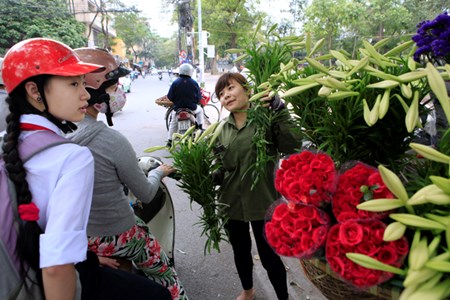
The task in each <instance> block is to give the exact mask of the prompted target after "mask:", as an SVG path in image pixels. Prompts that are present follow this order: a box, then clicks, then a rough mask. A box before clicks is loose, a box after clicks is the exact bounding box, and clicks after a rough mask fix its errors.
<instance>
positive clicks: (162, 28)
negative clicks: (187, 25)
mask: <svg viewBox="0 0 450 300" xmlns="http://www.w3.org/2000/svg"><path fill="white" fill-rule="evenodd" d="M217 1H220V0H217ZM126 3H127V4H128V5H136V6H137V7H138V8H139V9H140V10H141V11H142V14H143V15H144V16H145V17H147V18H149V20H150V21H149V22H150V26H151V28H152V29H153V30H154V31H155V32H156V33H158V34H159V35H160V36H162V37H171V36H172V35H173V33H174V32H175V31H177V25H176V24H174V25H171V24H170V18H171V17H172V10H173V5H172V6H170V5H169V6H168V7H163V6H162V4H161V0H131V1H127V2H126ZM288 8H289V0H278V1H271V2H268V1H264V0H262V1H261V9H262V10H263V11H265V12H266V13H267V14H269V15H271V16H273V18H274V19H275V20H277V19H279V18H281V17H282V16H283V15H284V16H286V14H283V13H282V12H281V10H282V9H284V10H287V9H288ZM194 15H195V16H194V17H195V20H197V12H194ZM195 22H196V21H195Z"/></svg>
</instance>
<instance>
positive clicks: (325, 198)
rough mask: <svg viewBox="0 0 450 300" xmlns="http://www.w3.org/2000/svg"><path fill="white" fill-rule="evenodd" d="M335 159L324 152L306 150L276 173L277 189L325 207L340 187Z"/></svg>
mask: <svg viewBox="0 0 450 300" xmlns="http://www.w3.org/2000/svg"><path fill="white" fill-rule="evenodd" d="M336 179H337V176H336V169H335V166H334V162H333V160H332V159H331V158H330V157H329V156H328V155H326V154H323V153H312V152H310V151H302V152H301V153H299V154H293V155H291V156H289V157H288V158H286V159H284V160H283V161H282V162H281V167H280V168H279V169H278V170H277V172H276V176H275V188H276V189H277V191H279V192H280V193H281V194H282V195H283V196H284V197H285V198H286V199H288V200H291V201H295V202H300V203H306V204H312V205H315V206H319V207H320V206H324V205H325V204H327V203H329V202H330V201H331V194H332V193H333V192H334V190H335V188H336Z"/></svg>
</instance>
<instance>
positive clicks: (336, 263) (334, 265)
mask: <svg viewBox="0 0 450 300" xmlns="http://www.w3.org/2000/svg"><path fill="white" fill-rule="evenodd" d="M327 261H328V264H329V265H330V267H331V269H333V271H335V272H336V273H338V274H340V275H341V276H342V275H344V273H345V264H344V262H343V261H342V259H341V258H339V257H336V256H335V257H329V258H327Z"/></svg>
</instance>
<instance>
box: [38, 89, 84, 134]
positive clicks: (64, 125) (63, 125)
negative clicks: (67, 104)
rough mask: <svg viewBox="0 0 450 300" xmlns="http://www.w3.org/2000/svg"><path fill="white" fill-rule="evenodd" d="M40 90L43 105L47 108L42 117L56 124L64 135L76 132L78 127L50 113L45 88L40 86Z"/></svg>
mask: <svg viewBox="0 0 450 300" xmlns="http://www.w3.org/2000/svg"><path fill="white" fill-rule="evenodd" d="M38 90H39V93H40V94H41V97H42V103H43V104H44V107H45V109H44V111H43V112H42V115H43V116H44V117H46V118H47V119H48V120H49V121H50V122H52V123H53V124H55V125H56V126H57V127H58V128H59V129H61V131H62V132H64V133H69V132H73V131H75V130H76V129H77V128H78V127H77V125H75V124H74V123H72V122H70V121H60V120H58V119H57V118H56V117H55V116H53V115H52V114H51V113H50V112H49V110H48V104H47V99H46V98H45V93H44V88H43V87H42V85H38Z"/></svg>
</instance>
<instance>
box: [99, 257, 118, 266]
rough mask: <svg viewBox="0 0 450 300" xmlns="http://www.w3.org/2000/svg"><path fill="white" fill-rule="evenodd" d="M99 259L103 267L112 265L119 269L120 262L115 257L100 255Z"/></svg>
mask: <svg viewBox="0 0 450 300" xmlns="http://www.w3.org/2000/svg"><path fill="white" fill-rule="evenodd" d="M98 260H99V261H100V265H101V266H103V267H110V268H111V269H118V268H119V266H120V264H119V262H118V261H117V260H115V259H114V258H109V257H104V256H99V257H98Z"/></svg>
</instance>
